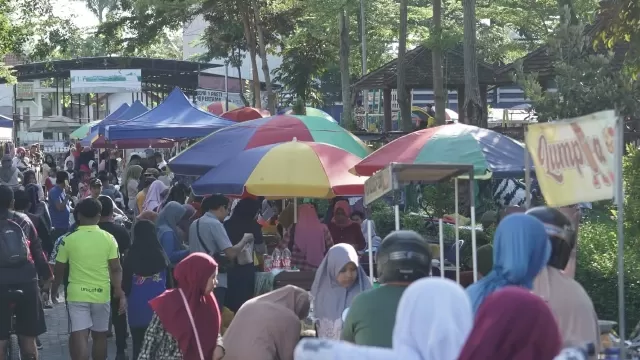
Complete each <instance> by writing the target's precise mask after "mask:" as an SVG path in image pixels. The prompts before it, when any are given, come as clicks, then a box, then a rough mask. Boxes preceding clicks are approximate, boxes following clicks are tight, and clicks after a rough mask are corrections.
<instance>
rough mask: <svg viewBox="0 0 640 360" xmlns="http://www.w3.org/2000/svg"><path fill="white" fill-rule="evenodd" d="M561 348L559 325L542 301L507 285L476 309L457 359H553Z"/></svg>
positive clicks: (524, 291)
mask: <svg viewBox="0 0 640 360" xmlns="http://www.w3.org/2000/svg"><path fill="white" fill-rule="evenodd" d="M561 348H562V341H561V338H560V331H559V330H558V325H557V324H556V321H555V319H554V317H553V314H552V313H551V310H550V309H549V307H548V306H547V304H545V302H544V300H542V298H540V297H539V296H537V295H535V294H533V293H531V291H529V290H527V289H523V288H521V287H517V286H508V287H505V288H504V289H501V290H498V291H496V292H494V293H493V294H491V295H489V296H487V298H486V300H485V301H484V302H483V303H482V305H481V306H480V309H478V313H477V314H476V318H475V324H474V326H473V330H472V331H471V334H470V335H469V338H468V339H467V342H466V344H465V345H464V347H463V349H462V352H461V353H460V358H459V360H476V359H491V360H514V359H517V360H553V358H554V357H555V356H556V355H558V353H559V352H560V350H561Z"/></svg>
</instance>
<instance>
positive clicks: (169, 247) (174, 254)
mask: <svg viewBox="0 0 640 360" xmlns="http://www.w3.org/2000/svg"><path fill="white" fill-rule="evenodd" d="M177 243H178V239H177V238H176V234H175V233H174V232H173V231H165V232H163V233H162V234H161V235H160V245H162V248H163V249H164V252H165V253H166V254H167V257H168V258H169V261H171V263H172V264H177V263H179V262H180V261H182V259H184V258H185V257H187V255H189V250H183V249H180V248H179V247H178V246H176V244H177Z"/></svg>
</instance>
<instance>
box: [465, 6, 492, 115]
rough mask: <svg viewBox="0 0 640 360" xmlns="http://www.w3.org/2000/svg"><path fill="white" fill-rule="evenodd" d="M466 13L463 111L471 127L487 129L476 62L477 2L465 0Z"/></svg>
mask: <svg viewBox="0 0 640 360" xmlns="http://www.w3.org/2000/svg"><path fill="white" fill-rule="evenodd" d="M462 7H463V11H464V14H463V16H464V29H463V32H464V41H463V48H464V94H465V101H464V106H463V107H462V111H463V112H464V114H465V119H466V120H467V123H468V124H470V125H475V126H479V127H485V128H486V127H487V119H483V113H484V112H483V111H482V101H481V99H480V85H479V84H478V62H477V61H476V0H463V5H462Z"/></svg>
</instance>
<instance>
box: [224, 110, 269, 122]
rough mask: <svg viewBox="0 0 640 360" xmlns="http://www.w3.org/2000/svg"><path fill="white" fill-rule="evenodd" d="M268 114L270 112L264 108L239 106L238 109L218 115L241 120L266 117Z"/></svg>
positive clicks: (232, 119) (236, 120)
mask: <svg viewBox="0 0 640 360" xmlns="http://www.w3.org/2000/svg"><path fill="white" fill-rule="evenodd" d="M270 115H271V114H269V112H268V111H266V110H260V109H256V108H252V107H241V108H239V109H234V110H230V111H227V112H225V113H223V114H222V115H220V117H222V118H224V119H228V120H231V121H235V122H243V121H248V120H255V119H260V118H263V117H268V116H270Z"/></svg>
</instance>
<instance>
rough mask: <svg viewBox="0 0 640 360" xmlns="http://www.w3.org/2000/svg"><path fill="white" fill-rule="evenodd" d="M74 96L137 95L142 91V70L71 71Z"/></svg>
mask: <svg viewBox="0 0 640 360" xmlns="http://www.w3.org/2000/svg"><path fill="white" fill-rule="evenodd" d="M70 76H71V93H72V94H89V93H92V94H112V93H136V92H141V91H142V71H141V70H140V69H121V70H71V71H70Z"/></svg>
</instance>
